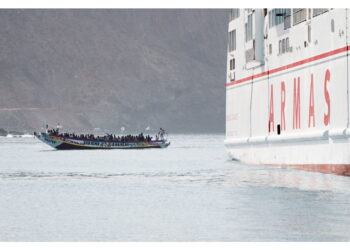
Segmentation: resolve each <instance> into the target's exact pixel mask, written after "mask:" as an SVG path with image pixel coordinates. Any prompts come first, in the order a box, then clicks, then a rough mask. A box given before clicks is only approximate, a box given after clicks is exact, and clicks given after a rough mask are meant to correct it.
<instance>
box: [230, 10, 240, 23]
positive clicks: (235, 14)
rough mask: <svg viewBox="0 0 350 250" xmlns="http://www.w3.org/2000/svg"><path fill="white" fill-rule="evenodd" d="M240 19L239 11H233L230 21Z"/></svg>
mask: <svg viewBox="0 0 350 250" xmlns="http://www.w3.org/2000/svg"><path fill="white" fill-rule="evenodd" d="M238 17H239V9H231V12H230V21H232V20H235V19H237V18H238Z"/></svg>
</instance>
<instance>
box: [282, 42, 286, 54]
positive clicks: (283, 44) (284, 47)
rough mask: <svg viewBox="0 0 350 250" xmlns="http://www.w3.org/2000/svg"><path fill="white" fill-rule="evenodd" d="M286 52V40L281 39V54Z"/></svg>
mask: <svg viewBox="0 0 350 250" xmlns="http://www.w3.org/2000/svg"><path fill="white" fill-rule="evenodd" d="M285 52H286V39H282V54H284V53H285Z"/></svg>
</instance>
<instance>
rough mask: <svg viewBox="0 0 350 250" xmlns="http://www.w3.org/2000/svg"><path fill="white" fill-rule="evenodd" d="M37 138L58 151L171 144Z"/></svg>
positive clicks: (41, 136)
mask: <svg viewBox="0 0 350 250" xmlns="http://www.w3.org/2000/svg"><path fill="white" fill-rule="evenodd" d="M36 138H37V139H39V140H40V141H42V142H44V143H46V144H47V145H49V146H51V147H53V148H55V149H57V150H92V149H146V148H166V147H168V146H169V145H170V142H167V141H165V140H159V141H151V142H116V141H99V140H80V139H74V138H65V137H59V136H52V135H48V134H47V133H41V134H38V135H36Z"/></svg>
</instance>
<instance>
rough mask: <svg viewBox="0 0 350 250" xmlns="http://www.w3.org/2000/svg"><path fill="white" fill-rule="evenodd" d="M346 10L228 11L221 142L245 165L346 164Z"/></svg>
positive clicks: (349, 144)
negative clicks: (224, 133)
mask: <svg viewBox="0 0 350 250" xmlns="http://www.w3.org/2000/svg"><path fill="white" fill-rule="evenodd" d="M349 18H350V16H349V12H348V10H347V9H232V10H231V13H230V21H229V29H228V52H227V79H226V140H225V145H226V147H227V149H228V150H229V152H230V155H231V156H232V158H233V159H237V160H240V161H242V162H246V163H250V164H268V165H299V166H310V167H323V166H325V167H329V166H331V167H339V168H343V167H349V166H350V141H349V138H350V128H349V122H350V118H349V110H350V107H349V84H350V82H349V69H350V66H349V57H348V54H349V46H348V44H349V43H348V39H349V38H348V35H349V25H350V21H349Z"/></svg>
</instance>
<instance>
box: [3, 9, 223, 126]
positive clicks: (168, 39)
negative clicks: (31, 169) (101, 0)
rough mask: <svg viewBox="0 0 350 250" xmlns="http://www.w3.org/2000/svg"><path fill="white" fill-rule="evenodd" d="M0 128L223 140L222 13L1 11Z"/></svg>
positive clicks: (203, 11)
mask: <svg viewBox="0 0 350 250" xmlns="http://www.w3.org/2000/svg"><path fill="white" fill-rule="evenodd" d="M0 23H1V25H0V34H1V35H0V97H1V98H0V127H3V128H5V129H6V130H27V131H31V130H37V129H40V128H42V127H43V126H44V125H45V124H46V123H48V124H50V125H53V126H54V125H56V124H57V123H58V122H60V123H61V124H62V125H63V126H64V128H67V129H74V130H83V129H86V130H89V129H93V128H103V129H109V130H115V131H117V130H118V129H120V127H121V126H125V127H126V128H127V130H129V131H131V130H133V131H136V130H142V129H144V128H145V127H147V126H150V127H151V128H159V127H164V128H167V129H168V130H169V131H171V132H184V133H190V132H223V131H224V118H225V114H224V113H225V88H224V86H225V71H226V67H225V64H226V37H227V34H226V33H227V10H164V9H156V10H142V9H141V10H0Z"/></svg>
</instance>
